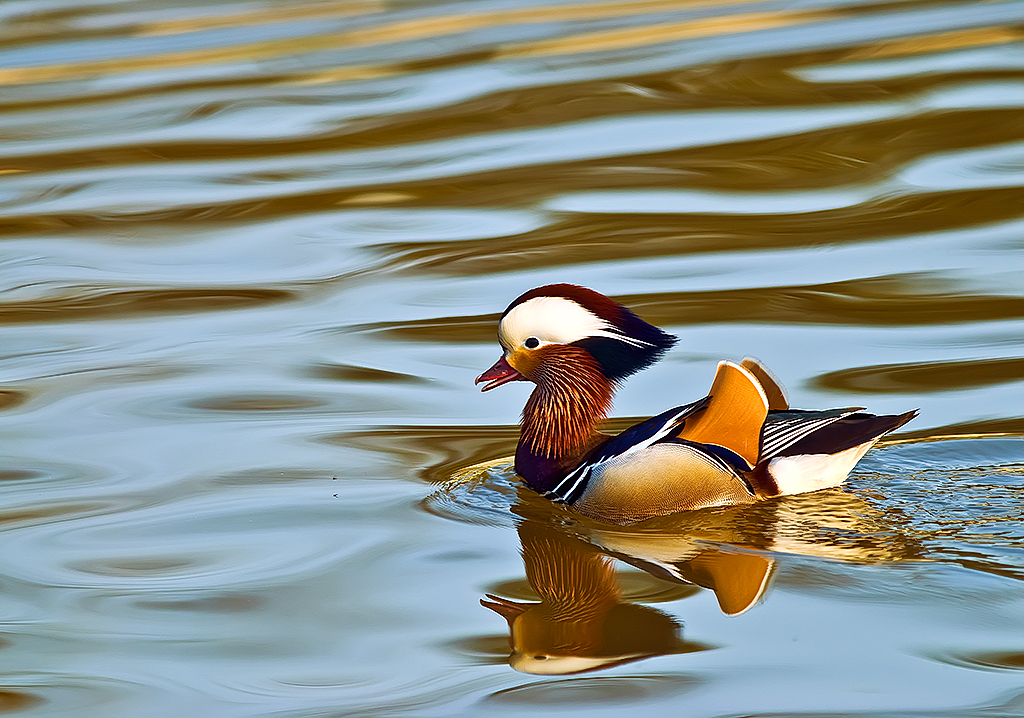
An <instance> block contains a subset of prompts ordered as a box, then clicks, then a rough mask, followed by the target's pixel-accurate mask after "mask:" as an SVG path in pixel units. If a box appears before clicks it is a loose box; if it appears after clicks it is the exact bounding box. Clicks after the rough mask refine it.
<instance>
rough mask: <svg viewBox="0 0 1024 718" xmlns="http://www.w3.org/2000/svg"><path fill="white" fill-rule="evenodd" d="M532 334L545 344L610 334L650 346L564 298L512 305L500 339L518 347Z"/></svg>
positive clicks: (514, 347) (625, 341)
mask: <svg viewBox="0 0 1024 718" xmlns="http://www.w3.org/2000/svg"><path fill="white" fill-rule="evenodd" d="M530 337H536V338H537V339H539V340H540V342H541V343H542V344H572V343H573V342H576V341H579V340H580V339H586V338H587V337H607V338H609V339H617V340H618V341H620V342H623V343H624V344H630V345H632V346H650V343H649V342H644V341H640V340H639V339H634V338H633V337H628V336H625V335H624V334H620V333H619V332H618V331H616V329H615V327H614V326H612V324H611V323H609V322H607V321H605V320H604V319H601V317H599V316H597V315H596V314H594V313H593V312H591V311H590V310H588V309H584V308H583V307H582V306H580V305H579V304H577V303H576V302H574V301H572V300H571V299H566V298H565V297H534V298H533V299H529V300H527V301H525V302H523V303H522V304H519V305H517V306H516V307H515V308H513V309H512V310H511V311H510V312H509V313H508V314H506V315H505V318H504V319H502V320H501V324H499V325H498V340H499V341H500V342H501V344H502V346H503V347H505V348H506V349H517V348H519V347H521V346H523V343H524V342H525V341H526V340H527V339H528V338H530Z"/></svg>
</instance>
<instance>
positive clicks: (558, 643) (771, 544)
mask: <svg viewBox="0 0 1024 718" xmlns="http://www.w3.org/2000/svg"><path fill="white" fill-rule="evenodd" d="M822 494H824V492H822ZM531 503H532V502H531V501H530V500H527V502H525V503H520V505H519V506H518V507H517V512H518V513H519V514H520V515H521V516H523V517H524V518H523V520H522V521H520V523H519V524H518V532H519V538H520V541H521V542H522V556H523V563H524V564H525V568H526V579H527V582H528V583H529V585H530V587H531V588H532V589H533V591H534V592H535V593H536V594H537V595H538V596H539V597H540V601H539V602H522V601H514V600H510V599H507V598H501V597H498V596H495V595H492V594H487V597H486V598H485V599H481V603H482V604H483V605H484V606H486V607H487V608H489V609H491V610H493V611H495V612H496V613H498V614H500V615H501V616H503V617H504V618H505V619H506V620H507V621H508V626H509V643H510V645H511V648H512V654H511V656H510V657H509V663H510V665H511V666H512V667H513V668H515V669H516V670H519V671H523V672H525V673H536V674H567V673H579V672H583V671H592V670H597V669H601V668H608V667H611V666H614V665H619V664H622V663H628V662H630V661H636V660H640V659H644V658H650V657H653V656H661V655H667V654H674V653H687V652H692V651H699V650H705V649H707V648H708V646H705V645H702V644H696V643H690V642H687V641H684V640H683V638H682V636H681V633H682V625H681V624H680V622H679V621H678V620H677V619H675V618H674V617H672V616H671V615H668V614H666V613H664V612H663V611H660V610H658V609H655V608H651V607H649V606H645V605H640V604H637V603H632V602H630V600H629V599H628V597H626V596H624V591H623V589H622V586H621V583H620V580H621V578H622V576H620V575H619V574H618V573H617V572H616V570H615V560H616V559H618V560H621V561H623V562H625V563H628V564H630V565H632V566H635V567H637V568H640V569H642V570H643V571H645V572H647V573H648V574H651V575H653V576H656V577H658V578H661V579H665V580H667V581H671V582H673V583H675V584H677V585H680V584H688V585H692V586H697V587H701V588H705V589H708V590H711V591H713V592H714V594H715V597H716V598H717V600H718V605H719V607H720V608H721V610H722V612H723V613H725V614H726V615H729V616H736V615H739V614H742V613H744V612H746V611H748V610H750V609H751V608H752V607H753V606H755V605H756V604H757V603H758V602H759V601H760V600H761V599H762V598H763V597H764V596H765V595H766V593H767V591H768V590H769V587H770V585H771V583H772V577H773V575H774V573H775V569H776V566H777V563H778V561H779V560H782V559H783V558H784V554H786V553H793V554H800V555H810V556H820V557H824V558H829V559H833V560H834V559H840V560H846V561H853V562H857V563H875V562H879V561H891V560H906V559H912V558H914V557H915V556H916V555H917V553H918V552H917V551H915V550H914V546H913V545H912V544H911V543H910V542H908V541H906V540H903V539H901V538H900V536H899V532H898V531H896V530H893V529H894V527H893V526H892V525H891V521H890V520H889V519H888V518H887V517H885V516H883V515H881V514H880V513H879V512H877V511H873V510H871V509H870V507H868V505H867V504H866V503H865V502H863V501H862V500H861V499H859V498H858V497H856V496H853V495H851V494H848V493H846V492H842V491H836V492H833V493H831V494H829V495H819V496H816V497H813V498H808V497H793V498H792V499H787V500H785V501H775V502H765V503H764V504H762V505H759V506H754V507H731V508H727V509H713V510H706V511H694V512H688V513H686V514H679V515H677V516H675V517H664V518H662V519H659V520H657V521H656V522H648V523H645V524H643V525H640V526H639V527H637V526H634V527H618V526H608V525H603V524H597V523H590V524H576V525H573V526H572V527H571V529H569V528H566V527H564V526H559V525H556V524H553V523H551V516H550V514H549V513H548V514H547V515H546V516H543V515H542V514H541V512H539V511H537V510H536V509H537V508H538V507H532V506H531V505H530V504H531ZM683 595H688V594H683ZM675 597H676V598H678V597H681V596H679V595H677V596H675Z"/></svg>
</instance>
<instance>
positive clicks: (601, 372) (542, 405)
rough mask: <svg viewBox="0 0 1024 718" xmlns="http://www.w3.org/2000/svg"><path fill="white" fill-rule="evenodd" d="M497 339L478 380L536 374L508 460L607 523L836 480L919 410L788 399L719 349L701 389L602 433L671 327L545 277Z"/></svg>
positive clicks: (491, 384)
mask: <svg viewBox="0 0 1024 718" xmlns="http://www.w3.org/2000/svg"><path fill="white" fill-rule="evenodd" d="M498 341H499V343H500V344H501V347H502V349H503V352H504V353H503V355H502V357H501V358H500V359H498V361H497V362H495V364H494V365H493V366H492V367H491V368H490V369H488V370H487V371H485V372H484V373H483V374H481V375H480V376H478V377H477V378H476V384H480V383H483V384H484V386H483V387H482V391H488V390H490V389H494V388H495V387H498V386H501V385H502V384H507V383H509V382H512V381H532V382H533V383H534V384H536V388H535V389H534V390H533V393H532V394H531V395H530V397H529V399H528V400H527V402H526V406H525V408H524V409H523V414H522V422H521V425H520V426H521V432H520V438H519V444H518V446H517V447H516V454H515V470H516V473H517V474H519V476H520V477H522V479H523V480H524V481H525V483H526V484H527V486H529V487H530V488H531V489H533V490H535V491H537V492H539V493H541V494H543V495H545V496H547V497H548V498H550V499H552V500H553V501H556V502H559V503H564V504H567V505H568V506H570V507H572V508H573V509H575V510H576V511H577V512H579V513H580V514H583V515H584V516H588V517H591V518H594V519H597V520H599V521H603V522H608V523H615V524H628V523H633V522H636V521H642V520H644V519H647V518H651V517H653V516H661V515H665V514H672V513H676V512H680V511H686V510H691V509H699V508H707V507H712V506H730V505H737V504H749V503H754V502H756V501H759V500H762V499H768V498H771V497H775V496H783V495H788V494H799V493H805V492H808V491H816V490H818V489H824V488H829V487H833V486H838V485H839V484H841V483H842V482H843V481H844V480H845V479H846V477H847V475H848V474H849V473H850V471H851V470H852V469H853V467H854V465H856V463H857V462H858V461H860V459H861V457H862V456H864V454H865V453H866V452H867V450H868V449H869V448H871V446H872V445H874V444H875V442H877V441H878V440H879V439H880V438H881V437H882V436H884V435H885V434H887V433H889V432H890V431H893V430H894V429H897V428H899V427H900V426H902V425H903V424H905V423H907V422H908V421H910V420H911V419H913V418H914V417H915V416H916V415H917V411H916V410H914V411H909V412H907V413H905V414H899V415H889V416H876V415H874V414H868V413H864V412H862V411H861V409H862V408H863V407H851V408H845V409H830V410H827V411H806V410H799V409H791V408H789V404H788V401H787V399H786V395H785V392H784V391H783V389H782V387H781V386H780V385H779V383H778V382H776V381H775V379H774V378H773V377H772V376H771V374H769V372H768V371H767V370H766V369H765V368H764V367H763V366H762V365H761V364H760V362H758V361H757V360H755V359H751V358H746V359H744V360H743V361H742V362H740V363H734V362H730V361H723V362H720V363H719V364H718V369H717V371H716V374H715V377H714V380H713V382H712V384H711V391H710V393H709V394H708V396H706V397H704V398H703V399H700V400H699V401H695V402H692V403H689V404H685V405H682V406H677V407H674V408H672V409H669V410H668V411H666V412H664V413H662V414H659V415H657V416H655V417H653V418H650V419H647V420H645V421H641V422H640V423H638V424H635V425H634V426H632V427H630V428H629V429H626V430H625V431H623V432H622V433H621V434H619V435H617V436H608V435H606V434H603V433H601V432H599V431H598V430H597V425H598V424H599V423H600V422H601V421H602V420H603V419H604V418H605V417H606V416H607V414H608V411H609V409H610V408H611V401H612V396H613V394H614V392H615V390H616V388H618V385H619V383H620V382H622V380H623V379H625V378H626V377H628V376H630V375H632V374H634V373H636V372H637V371H639V370H641V369H643V368H645V367H647V366H649V365H651V364H652V363H654V362H655V361H657V360H658V359H659V358H661V356H662V355H663V354H664V353H665V352H666V351H667V350H668V349H669V348H670V347H672V346H673V345H674V344H675V343H676V341H677V338H676V337H674V336H672V335H670V334H668V333H666V332H664V331H662V330H661V329H659V328H657V327H655V326H653V325H651V324H648V323H647V322H645V321H644V320H642V319H641V318H640V317H638V316H637V315H636V314H634V313H633V312H631V311H630V310H629V309H627V308H626V307H624V306H622V305H621V304H619V303H617V302H615V301H614V300H612V299H609V298H608V297H606V296H604V295H602V294H599V293H597V292H595V291H593V290H590V289H586V288H584V287H579V286H576V285H572V284H552V285H548V286H544V287H539V288H537V289H532V290H530V291H528V292H526V293H525V294H522V295H521V296H519V297H518V298H516V299H515V301H513V302H512V303H511V304H510V305H509V306H508V308H507V309H506V310H505V312H504V313H503V314H502V315H501V319H500V322H499V324H498Z"/></svg>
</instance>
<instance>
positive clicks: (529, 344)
mask: <svg viewBox="0 0 1024 718" xmlns="http://www.w3.org/2000/svg"><path fill="white" fill-rule="evenodd" d="M523 346H524V347H526V348H527V349H536V348H537V347H539V346H540V339H538V338H537V337H530V338H529V339H527V340H526V341H525V342H523Z"/></svg>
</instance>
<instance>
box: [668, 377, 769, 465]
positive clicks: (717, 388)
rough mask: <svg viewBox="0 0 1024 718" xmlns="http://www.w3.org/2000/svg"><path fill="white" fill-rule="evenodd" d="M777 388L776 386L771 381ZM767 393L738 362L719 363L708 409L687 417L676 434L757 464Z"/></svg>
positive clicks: (750, 463) (765, 415)
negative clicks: (716, 447)
mask: <svg viewBox="0 0 1024 718" xmlns="http://www.w3.org/2000/svg"><path fill="white" fill-rule="evenodd" d="M773 386H775V388H776V389H778V386H777V385H775V384H774V383H773ZM769 405H770V402H769V399H768V396H767V394H766V392H765V390H764V388H763V387H762V385H761V382H760V381H758V378H757V377H756V376H755V375H754V374H753V373H752V372H751V371H750V369H747V368H745V367H743V366H740V365H739V364H734V363H732V362H729V361H723V362H719V363H718V371H717V372H716V373H715V381H714V382H713V383H712V384H711V394H710V395H709V397H708V404H707V408H706V409H704V411H702V412H701V413H700V414H697V415H695V416H693V417H692V418H691V419H688V420H687V421H686V423H685V424H684V425H683V427H682V429H681V430H680V431H679V432H678V433H677V434H676V436H677V437H678V438H680V439H683V440H684V441H689V442H693V443H695V444H710V445H712V446H719V447H722V448H723V449H727V450H728V451H730V452H732V453H733V454H735V455H736V456H737V457H739V458H740V459H742V460H743V461H744V462H745V463H746V468H747V469H752V468H754V466H755V465H756V464H757V460H758V457H759V455H760V453H761V427H762V426H764V421H765V419H766V418H767V416H768V407H769Z"/></svg>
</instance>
